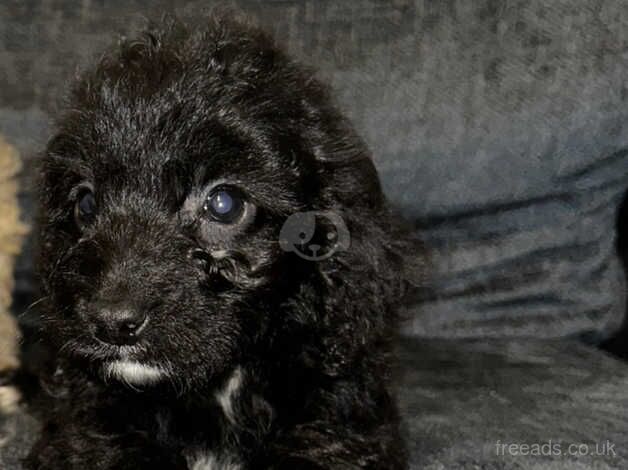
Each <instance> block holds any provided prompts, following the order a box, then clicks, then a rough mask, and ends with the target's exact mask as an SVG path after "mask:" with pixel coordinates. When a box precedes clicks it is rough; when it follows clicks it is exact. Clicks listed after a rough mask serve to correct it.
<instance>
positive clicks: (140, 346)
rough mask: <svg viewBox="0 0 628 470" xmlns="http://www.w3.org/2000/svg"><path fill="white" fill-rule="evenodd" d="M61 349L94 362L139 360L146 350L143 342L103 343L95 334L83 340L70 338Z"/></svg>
mask: <svg viewBox="0 0 628 470" xmlns="http://www.w3.org/2000/svg"><path fill="white" fill-rule="evenodd" d="M61 349H62V351H66V352H67V353H69V354H71V355H76V356H79V357H81V358H83V359H88V360H90V361H95V362H106V361H113V360H140V359H141V358H142V356H144V355H145V354H146V352H147V346H146V344H145V343H136V344H131V345H115V344H109V343H105V342H104V341H101V340H99V339H98V338H97V337H95V336H90V337H89V339H86V340H84V341H80V340H79V339H73V340H70V341H68V342H67V343H66V344H65V345H64V346H63V347H62V348H61Z"/></svg>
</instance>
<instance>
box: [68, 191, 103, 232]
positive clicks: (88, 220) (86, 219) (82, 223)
mask: <svg viewBox="0 0 628 470" xmlns="http://www.w3.org/2000/svg"><path fill="white" fill-rule="evenodd" d="M97 211H98V207H97V206H96V199H95V198H94V193H92V192H91V191H90V190H89V189H84V190H83V191H82V192H81V193H80V194H79V196H78V198H77V200H76V204H75V205H74V219H75V220H76V225H78V227H79V228H81V229H83V228H85V227H86V226H88V225H90V224H92V223H93V222H94V219H96V214H97Z"/></svg>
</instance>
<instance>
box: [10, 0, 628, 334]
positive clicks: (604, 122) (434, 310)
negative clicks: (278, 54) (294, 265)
mask: <svg viewBox="0 0 628 470" xmlns="http://www.w3.org/2000/svg"><path fill="white" fill-rule="evenodd" d="M214 3H215V2H212V1H209V0H207V1H194V2H185V1H174V0H170V1H169V0H157V1H151V2H147V1H143V0H131V1H123V0H112V1H107V2H104V1H95V0H83V1H78V0H76V1H67V0H66V1H61V0H45V1H44V0H8V1H7V0H5V1H3V2H2V3H0V64H2V67H0V132H2V133H4V134H6V135H7V137H8V138H9V139H10V140H12V141H13V142H14V143H16V144H17V145H18V147H19V148H20V150H22V152H23V154H24V155H25V156H26V157H27V158H30V157H32V156H33V155H34V154H35V152H37V151H38V150H39V149H41V147H42V146H43V142H44V140H45V138H46V135H47V131H48V116H49V113H50V112H51V111H52V110H54V108H55V107H56V105H57V103H58V102H59V100H60V97H61V96H62V94H63V91H64V89H65V85H66V84H67V80H68V79H69V78H70V77H71V76H72V75H73V73H74V71H75V70H76V67H77V66H78V65H80V64H82V63H85V61H87V60H88V59H89V58H91V57H92V56H93V55H94V54H95V51H98V50H99V49H101V48H102V47H103V46H104V45H105V44H108V43H110V42H111V40H112V38H113V37H114V36H115V35H116V34H118V33H125V32H127V31H132V30H134V29H137V27H139V26H140V25H141V24H142V23H143V19H142V15H147V16H149V17H159V16H160V15H161V13H162V12H164V11H172V10H173V9H174V10H176V11H177V12H178V13H179V14H181V15H183V16H185V15H189V14H194V15H197V14H198V11H200V10H203V9H206V8H207V7H208V6H210V5H213V4H214ZM221 3H222V4H223V5H224V4H226V5H236V6H238V7H240V8H242V9H243V10H245V11H246V12H248V13H250V14H251V15H252V16H254V17H256V18H258V19H259V21H260V22H261V23H262V24H263V25H265V26H266V27H267V29H269V30H271V31H272V32H274V33H275V34H276V35H277V37H278V38H279V39H280V41H281V42H282V43H284V44H286V45H287V46H288V48H289V49H290V50H291V51H292V52H293V53H294V54H296V55H297V56H298V57H300V58H302V59H303V60H304V61H306V62H308V63H311V64H314V65H315V66H317V67H319V68H320V70H321V71H320V75H321V76H322V77H323V78H324V79H327V80H329V81H330V82H331V83H332V85H333V87H334V88H335V90H336V94H337V96H338V101H339V103H340V104H341V106H342V107H343V108H344V109H345V110H346V112H347V113H349V114H350V115H351V117H352V118H353V120H354V122H355V124H356V126H357V128H358V129H359V130H360V132H361V133H362V135H363V136H364V138H365V139H366V141H367V142H368V143H369V144H370V146H371V148H372V149H373V154H374V158H375V161H376V163H377V166H378V168H379V170H380V173H381V176H382V179H383V183H384V187H385V189H386V192H387V194H388V195H389V197H390V199H391V200H392V201H393V202H394V203H395V204H396V205H397V206H398V207H399V208H400V209H401V211H402V212H403V214H405V215H406V216H407V217H408V219H409V220H410V221H411V222H412V223H414V224H415V225H416V227H417V236H419V237H421V238H422V239H424V240H425V242H426V245H427V246H428V249H429V251H430V253H431V263H432V269H431V272H430V274H431V277H430V279H429V286H428V287H429V290H428V292H427V293H424V295H423V296H422V298H421V299H420V300H421V301H422V302H421V303H419V302H417V305H415V306H414V307H412V308H411V309H410V310H409V312H408V316H409V317H410V321H409V322H408V324H407V325H406V331H407V332H408V333H410V334H416V335H421V336H498V337H502V336H504V335H510V336H537V337H538V336H547V337H554V336H566V335H585V336H588V337H589V338H590V339H592V340H593V341H595V340H598V339H601V338H603V337H604V336H606V335H608V334H609V333H610V332H612V331H614V330H616V329H617V327H618V325H619V323H620V321H621V318H622V317H623V314H624V311H625V310H624V309H625V285H624V276H623V273H622V270H621V268H620V265H619V262H618V259H617V256H616V254H615V249H614V238H615V231H614V225H615V217H616V208H617V205H618V203H619V201H620V199H621V197H622V195H623V194H624V191H625V189H626V187H627V185H628V154H626V153H625V152H624V150H623V149H624V148H625V147H626V143H627V141H628V129H627V125H628V119H626V118H627V117H628V116H627V115H628V107H627V106H626V102H625V101H626V97H627V96H628V86H627V85H626V77H627V76H628V73H627V72H628V27H627V26H628V3H626V2H623V1H621V0H606V1H604V0H569V1H567V0H551V1H550V0H526V1H517V0H501V1H500V0H479V1H473V2H469V1H466V0H446V1H445V0H443V1H428V0H425V1H423V0H395V1H377V0H352V1H329V0H315V1H314V0H305V1H279V0H277V1H273V0H267V1H264V2H262V1H254V0H240V1H235V2H233V1H232V2H221ZM149 5H150V6H149ZM23 201H24V203H25V205H27V206H28V205H29V193H28V191H27V192H26V194H25V195H24V197H23ZM29 256H30V253H29V252H26V254H25V256H24V257H23V258H22V262H21V263H20V267H19V270H18V281H19V283H18V296H17V299H18V301H23V303H24V302H26V300H27V298H28V297H29V295H30V291H31V289H32V282H31V281H30V266H29Z"/></svg>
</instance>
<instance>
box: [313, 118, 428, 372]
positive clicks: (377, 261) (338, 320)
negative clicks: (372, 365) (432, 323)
mask: <svg viewBox="0 0 628 470" xmlns="http://www.w3.org/2000/svg"><path fill="white" fill-rule="evenodd" d="M322 122H323V123H324V124H323V126H324V127H325V129H324V131H323V132H321V133H320V134H319V135H323V136H325V138H324V139H321V140H320V141H319V143H318V146H317V147H316V152H315V156H316V160H317V164H318V166H319V170H318V171H319V175H320V181H321V184H322V186H323V189H322V191H321V194H322V197H323V199H324V204H325V206H326V208H327V209H328V210H330V211H331V212H334V213H336V214H337V215H338V216H339V217H340V218H341V219H342V221H343V222H344V224H345V225H346V228H347V231H348V234H349V243H348V246H347V247H343V248H345V249H341V250H338V251H337V252H336V253H334V255H333V256H331V257H330V258H328V259H325V260H322V261H320V262H318V263H317V265H316V270H317V273H318V276H319V289H320V298H321V299H323V300H322V302H323V303H324V309H323V310H324V315H325V318H322V319H320V324H322V325H324V327H323V331H319V332H318V334H319V337H321V338H322V342H323V347H322V350H323V354H324V357H323V358H321V359H322V362H323V364H325V368H326V372H327V373H328V374H330V375H337V374H340V373H342V372H341V371H342V370H343V369H345V370H346V368H347V366H350V364H351V361H352V360H353V359H358V358H361V357H364V356H365V355H366V356H368V354H369V350H370V349H372V346H373V345H380V344H382V343H388V342H389V340H390V338H391V337H392V336H393V335H394V334H395V333H396V329H397V325H398V313H397V312H398V307H399V306H400V304H401V302H402V300H403V297H404V295H405V294H406V293H407V292H408V290H409V288H411V287H412V286H418V285H419V284H421V283H422V276H423V264H424V263H423V259H424V255H423V248H422V245H421V244H420V242H419V241H418V240H417V239H416V238H415V237H413V236H411V233H412V232H411V231H410V230H409V229H408V228H407V227H406V226H405V225H404V222H403V221H402V220H401V218H399V217H397V216H396V215H395V214H394V213H393V212H392V211H391V209H390V208H389V206H388V203H387V201H386V199H385V197H384V195H383V193H382V190H381V186H380V183H379V178H378V176H377V171H376V169H375V167H374V165H373V162H372V159H371V157H370V153H369V152H368V150H367V149H366V146H365V145H364V143H363V142H362V141H361V139H360V138H359V137H358V136H357V135H356V134H355V132H354V131H353V129H352V128H351V126H350V125H349V123H348V122H347V121H346V120H345V119H344V118H342V116H340V115H339V114H338V113H337V112H335V111H334V110H331V109H327V110H326V119H325V120H323V121H322Z"/></svg>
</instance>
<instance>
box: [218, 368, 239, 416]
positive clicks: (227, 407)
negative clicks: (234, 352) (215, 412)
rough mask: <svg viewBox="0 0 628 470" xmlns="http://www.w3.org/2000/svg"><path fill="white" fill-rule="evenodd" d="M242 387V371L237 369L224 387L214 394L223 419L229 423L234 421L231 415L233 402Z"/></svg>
mask: <svg viewBox="0 0 628 470" xmlns="http://www.w3.org/2000/svg"><path fill="white" fill-rule="evenodd" d="M241 386H242V369H241V368H240V367H237V368H236V369H235V370H234V371H233V374H231V377H229V380H227V383H226V385H225V386H224V388H223V389H222V390H219V391H218V392H216V401H218V404H219V405H220V407H221V408H222V411H223V413H224V414H225V417H226V418H227V419H228V420H229V422H231V423H233V422H234V421H235V416H234V414H233V400H234V398H235V396H236V395H237V393H238V391H239V390H240V387H241Z"/></svg>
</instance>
